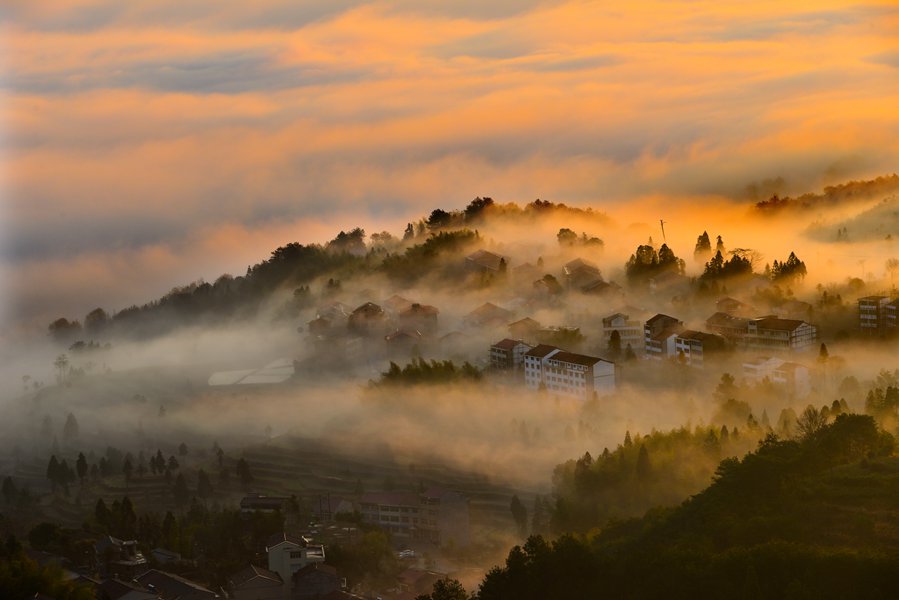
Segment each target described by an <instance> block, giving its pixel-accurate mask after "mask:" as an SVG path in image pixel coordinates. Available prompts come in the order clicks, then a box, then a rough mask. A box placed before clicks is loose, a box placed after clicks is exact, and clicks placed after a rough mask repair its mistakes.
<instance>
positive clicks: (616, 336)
mask: <svg viewBox="0 0 899 600" xmlns="http://www.w3.org/2000/svg"><path fill="white" fill-rule="evenodd" d="M608 352H609V357H610V358H612V359H613V360H614V359H616V358H618V357H619V356H621V332H619V331H618V330H617V329H614V330H612V334H611V335H610V336H609V347H608Z"/></svg>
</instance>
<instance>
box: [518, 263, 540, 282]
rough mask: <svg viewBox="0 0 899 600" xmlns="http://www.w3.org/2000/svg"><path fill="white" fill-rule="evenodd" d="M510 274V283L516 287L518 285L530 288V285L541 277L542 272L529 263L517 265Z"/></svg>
mask: <svg viewBox="0 0 899 600" xmlns="http://www.w3.org/2000/svg"><path fill="white" fill-rule="evenodd" d="M510 272H511V273H512V281H513V282H515V284H516V285H518V284H520V285H522V286H530V285H531V284H532V283H534V282H535V281H537V280H538V279H540V278H541V277H543V270H542V269H541V268H540V267H538V266H536V265H533V264H531V263H529V262H526V263H524V264H521V265H518V266H517V267H512V269H510Z"/></svg>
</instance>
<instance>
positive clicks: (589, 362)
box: [552, 351, 612, 367]
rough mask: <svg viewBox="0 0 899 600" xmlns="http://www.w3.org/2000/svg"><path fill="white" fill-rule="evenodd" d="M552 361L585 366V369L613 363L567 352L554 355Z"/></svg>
mask: <svg viewBox="0 0 899 600" xmlns="http://www.w3.org/2000/svg"><path fill="white" fill-rule="evenodd" d="M552 360H558V361H559V362H567V363H571V364H575V365H583V366H585V367H592V366H593V365H595V364H597V363H601V362H607V363H610V362H612V361H609V360H605V359H602V358H599V357H597V356H587V355H586V354H575V353H574V352H565V351H562V352H559V353H558V354H555V355H553V356H552Z"/></svg>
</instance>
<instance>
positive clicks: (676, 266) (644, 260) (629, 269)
mask: <svg viewBox="0 0 899 600" xmlns="http://www.w3.org/2000/svg"><path fill="white" fill-rule="evenodd" d="M624 269H625V274H626V275H627V279H628V281H629V282H630V283H631V284H641V283H645V282H646V281H648V280H649V279H650V278H651V277H656V276H658V275H661V274H662V273H668V272H671V273H678V274H681V275H682V274H683V272H684V261H683V260H682V259H680V258H678V257H677V256H676V255H675V254H674V252H672V251H671V249H670V248H669V247H668V245H667V244H662V245H661V247H660V248H659V250H658V252H656V249H655V248H653V247H652V246H651V245H649V244H642V245H640V246H638V247H637V250H636V251H635V252H634V253H633V254H631V257H630V258H629V259H628V261H627V263H626V264H625V266H624Z"/></svg>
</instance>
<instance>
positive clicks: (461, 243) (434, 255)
mask: <svg viewBox="0 0 899 600" xmlns="http://www.w3.org/2000/svg"><path fill="white" fill-rule="evenodd" d="M479 239H480V238H479V236H478V234H477V233H476V232H474V231H471V230H469V229H462V230H459V231H440V232H438V233H433V234H431V235H430V236H429V237H428V238H427V239H426V240H425V241H424V242H423V243H421V244H416V245H414V246H412V247H410V248H407V249H406V251H405V253H403V254H388V255H387V256H385V257H384V261H383V262H382V264H381V270H382V271H384V273H385V274H386V275H387V276H388V277H390V278H391V279H394V280H400V281H405V282H407V283H408V282H412V281H415V280H417V279H420V278H421V277H423V276H424V275H426V274H428V273H429V272H430V270H431V269H432V268H433V267H434V266H435V265H436V264H437V261H438V259H439V257H441V256H443V255H447V254H452V253H461V252H462V251H464V250H466V249H467V248H470V247H471V246H473V245H474V244H475V243H476V242H477V241H478V240H479Z"/></svg>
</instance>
